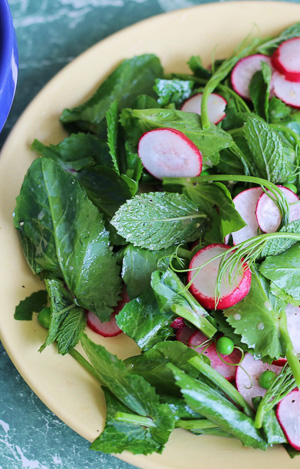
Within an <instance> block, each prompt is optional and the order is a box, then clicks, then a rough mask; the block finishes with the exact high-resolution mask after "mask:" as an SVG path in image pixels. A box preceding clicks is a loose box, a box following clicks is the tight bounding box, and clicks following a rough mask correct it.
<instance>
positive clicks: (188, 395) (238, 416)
mask: <svg viewBox="0 0 300 469" xmlns="http://www.w3.org/2000/svg"><path fill="white" fill-rule="evenodd" d="M168 367H169V368H170V369H171V371H172V372H173V373H174V377H175V380H176V384H177V385H178V386H179V387H180V390H181V393H182V395H183V397H184V399H185V401H186V402H187V404H188V405H189V406H190V407H191V408H192V409H193V410H195V411H196V412H199V413H200V414H201V415H203V416H204V417H206V418H207V419H209V420H211V421H212V422H214V423H215V424H216V426H217V427H219V428H220V429H221V430H223V431H225V432H227V433H230V434H232V435H234V436H235V437H236V438H238V439H239V440H240V441H241V442H242V444H243V445H244V446H252V447H254V448H261V449H266V448H267V443H266V442H265V441H264V439H263V438H262V436H261V434H260V432H259V431H258V430H256V428H255V427H254V422H253V420H252V419H251V418H250V417H248V416H246V415H245V414H243V413H242V412H241V411H239V410H238V409H237V408H236V407H235V406H234V405H233V404H232V403H231V402H230V401H228V400H227V399H226V398H225V397H223V396H222V395H220V393H219V392H218V391H216V390H214V389H212V388H211V387H210V386H208V385H207V384H206V383H204V382H201V381H200V380H196V379H194V378H192V377H190V376H189V375H187V374H186V373H184V372H183V371H181V370H180V369H179V368H178V367H177V366H175V365H173V364H171V363H170V364H169V365H168Z"/></svg>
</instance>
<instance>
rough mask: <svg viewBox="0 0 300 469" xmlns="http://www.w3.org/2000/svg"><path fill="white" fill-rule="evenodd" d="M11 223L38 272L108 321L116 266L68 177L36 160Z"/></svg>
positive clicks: (100, 226)
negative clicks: (61, 284) (28, 245)
mask: <svg viewBox="0 0 300 469" xmlns="http://www.w3.org/2000/svg"><path fill="white" fill-rule="evenodd" d="M66 194H67V196H66ZM14 221H15V226H16V228H17V229H18V230H19V232H20V235H21V238H23V237H26V238H27V239H28V240H29V241H30V243H31V249H32V252H33V253H34V259H35V262H36V263H37V264H38V265H39V266H40V267H41V268H42V270H45V271H49V272H52V273H53V274H54V275H55V276H56V277H58V278H63V279H64V281H65V283H66V284H67V286H68V288H69V290H70V291H71V292H72V293H73V295H74V296H75V297H76V301H77V302H78V304H79V305H81V306H83V307H84V308H86V309H90V310H92V311H94V312H95V313H97V314H99V315H100V316H101V319H102V320H108V319H109V317H110V313H111V312H112V310H113V307H114V306H116V304H117V302H118V298H119V292H120V289H121V279H120V277H119V267H118V266H117V265H116V261H115V259H114V257H113V253H112V252H111V250H110V249H109V233H108V232H107V231H106V230H105V226H104V221H103V219H102V215H101V214H100V213H99V212H98V209H97V208H96V207H95V206H94V205H93V204H92V203H91V201H90V200H89V199H88V197H87V195H86V193H85V191H84V190H83V189H82V188H81V186H80V184H79V183H78V182H77V181H76V180H75V179H74V178H73V176H72V175H71V174H69V173H67V172H65V171H63V170H62V169H61V168H60V167H59V166H58V165H57V164H56V163H54V162H53V161H52V160H51V159H49V158H39V159H37V160H35V161H34V162H33V163H32V165H31V167H30V169H29V171H28V173H27V175H26V177H25V179H24V182H23V185H22V188H21V192H20V195H19V196H18V198H17V207H16V211H15V220H14Z"/></svg>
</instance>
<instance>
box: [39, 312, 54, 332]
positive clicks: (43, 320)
mask: <svg viewBox="0 0 300 469" xmlns="http://www.w3.org/2000/svg"><path fill="white" fill-rule="evenodd" d="M38 321H39V323H40V324H41V326H43V327H44V328H45V329H49V327H50V321H51V310H50V308H43V309H42V310H41V311H40V312H39V314H38Z"/></svg>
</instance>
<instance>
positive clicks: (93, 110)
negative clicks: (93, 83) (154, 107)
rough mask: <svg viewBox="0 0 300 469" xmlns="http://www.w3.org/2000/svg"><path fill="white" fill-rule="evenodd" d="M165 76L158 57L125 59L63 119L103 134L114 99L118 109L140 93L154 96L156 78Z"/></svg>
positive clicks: (78, 127)
mask: <svg viewBox="0 0 300 469" xmlns="http://www.w3.org/2000/svg"><path fill="white" fill-rule="evenodd" d="M161 76H162V68H161V64H160V61H159V59H158V58H157V57H156V56H155V55H152V54H144V55H140V56H137V57H133V58H132V59H127V60H124V61H123V62H122V63H121V64H120V65H119V66H118V67H117V68H116V69H115V70H114V71H113V72H112V74H111V75H110V76H109V77H108V78H107V79H106V80H105V81H104V82H103V83H102V84H101V85H100V87H99V88H98V90H97V91H96V92H95V93H94V95H93V96H92V97H91V98H90V99H89V100H88V101H86V102H85V103H84V104H81V105H80V106H77V107H75V108H73V109H65V110H64V111H63V113H62V115H61V118H60V121H61V123H62V124H63V125H65V126H67V127H68V128H71V129H74V130H76V131H78V130H83V131H88V132H92V133H96V134H103V131H104V130H105V117H106V112H107V110H108V108H109V107H110V105H111V103H112V102H113V101H115V100H117V101H118V106H119V109H122V108H124V107H129V106H131V105H132V103H133V101H134V100H135V98H136V97H137V96H139V95H140V94H148V95H150V96H151V95H153V94H154V93H153V90H152V89H153V86H154V80H155V79H156V78H160V77H161Z"/></svg>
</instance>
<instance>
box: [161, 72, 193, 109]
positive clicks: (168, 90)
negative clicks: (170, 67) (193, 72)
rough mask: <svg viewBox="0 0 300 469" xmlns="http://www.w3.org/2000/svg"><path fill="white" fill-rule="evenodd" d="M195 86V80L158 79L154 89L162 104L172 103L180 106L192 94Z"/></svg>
mask: <svg viewBox="0 0 300 469" xmlns="http://www.w3.org/2000/svg"><path fill="white" fill-rule="evenodd" d="M193 86H194V82H193V81H187V80H178V79H176V78H174V79H173V80H165V79H157V80H155V86H154V91H155V92H156V93H157V95H158V100H157V102H158V104H160V106H167V105H168V104H170V103H175V104H176V105H177V106H180V104H182V103H183V101H185V100H186V99H188V98H189V97H190V96H191V93H192V89H193Z"/></svg>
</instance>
